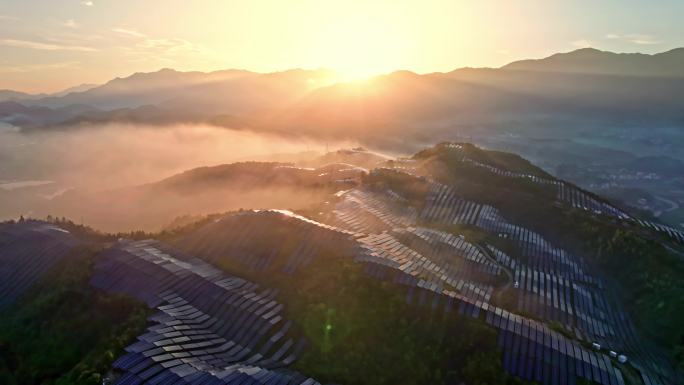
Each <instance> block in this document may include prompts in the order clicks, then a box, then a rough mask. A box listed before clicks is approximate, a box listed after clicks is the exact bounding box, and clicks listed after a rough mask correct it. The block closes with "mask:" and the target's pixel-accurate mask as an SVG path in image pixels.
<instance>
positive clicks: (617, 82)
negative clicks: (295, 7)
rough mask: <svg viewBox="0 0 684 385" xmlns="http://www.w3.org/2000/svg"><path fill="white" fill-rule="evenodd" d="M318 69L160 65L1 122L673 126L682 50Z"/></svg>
mask: <svg viewBox="0 0 684 385" xmlns="http://www.w3.org/2000/svg"><path fill="white" fill-rule="evenodd" d="M333 79H334V73H332V72H330V71H325V70H290V71H285V72H278V73H271V74H259V73H253V72H249V71H242V70H226V71H217V72H210V73H202V72H179V71H175V70H172V69H163V70H161V71H158V72H153V73H136V74H134V75H131V76H129V77H126V78H116V79H114V80H111V81H109V82H107V83H105V84H103V85H100V86H96V87H91V86H86V87H82V89H83V90H81V88H76V89H74V90H73V91H71V92H66V93H60V94H56V95H49V96H41V95H25V94H21V93H12V92H10V91H4V93H3V95H4V96H3V97H2V99H0V100H3V99H4V100H8V99H10V101H6V102H4V103H2V104H0V120H1V121H4V122H6V123H9V124H12V125H15V126H19V127H23V128H40V127H46V126H65V125H69V126H71V125H75V124H79V123H97V122H103V121H131V122H145V123H159V124H168V123H170V122H180V121H184V122H210V123H212V124H216V125H221V126H227V127H230V128H245V127H249V128H253V129H256V130H277V131H283V132H288V133H296V134H309V135H325V134H327V135H333V136H350V137H353V138H358V137H363V136H364V135H365V136H367V135H369V134H368V132H369V131H370V130H369V128H372V129H373V131H374V133H375V134H376V135H373V134H370V136H377V134H380V133H382V134H385V133H392V132H394V133H397V132H402V133H404V134H406V133H409V132H413V133H417V131H419V132H421V133H425V128H426V127H432V129H433V130H438V129H440V128H444V127H447V128H453V127H458V126H459V125H466V126H467V125H473V124H475V125H478V124H488V125H491V124H500V123H502V122H518V123H525V122H532V121H534V120H535V119H544V120H549V123H550V124H552V125H553V124H556V125H557V124H562V123H563V122H565V121H567V120H568V119H570V120H581V121H602V122H612V123H614V122H624V121H628V122H630V123H635V122H640V121H649V122H660V123H662V124H668V125H682V124H684V110H682V108H680V107H681V105H680V104H681V103H680V100H682V97H683V96H684V49H681V48H680V49H674V50H671V51H668V52H664V53H661V54H656V55H645V54H616V53H611V52H603V51H598V50H595V49H580V50H576V51H573V52H569V53H564V54H556V55H553V56H550V57H548V58H545V59H541V60H523V61H518V62H514V63H511V64H508V65H506V66H503V67H501V68H498V69H488V68H477V69H476V68H463V69H458V70H455V71H452V72H448V73H434V74H426V75H418V74H415V73H412V72H408V71H398V72H394V73H391V74H388V75H381V76H377V77H375V78H374V79H372V80H371V81H370V82H369V85H367V86H361V85H359V84H357V83H334V80H333Z"/></svg>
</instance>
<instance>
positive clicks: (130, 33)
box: [112, 28, 147, 37]
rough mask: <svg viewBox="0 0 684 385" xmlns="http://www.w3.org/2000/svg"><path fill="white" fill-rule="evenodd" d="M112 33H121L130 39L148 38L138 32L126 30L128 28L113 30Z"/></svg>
mask: <svg viewBox="0 0 684 385" xmlns="http://www.w3.org/2000/svg"><path fill="white" fill-rule="evenodd" d="M112 31H114V32H116V33H120V34H122V35H126V36H130V37H145V36H147V35H145V34H144V33H142V32H138V31H136V30H133V29H126V28H113V29H112Z"/></svg>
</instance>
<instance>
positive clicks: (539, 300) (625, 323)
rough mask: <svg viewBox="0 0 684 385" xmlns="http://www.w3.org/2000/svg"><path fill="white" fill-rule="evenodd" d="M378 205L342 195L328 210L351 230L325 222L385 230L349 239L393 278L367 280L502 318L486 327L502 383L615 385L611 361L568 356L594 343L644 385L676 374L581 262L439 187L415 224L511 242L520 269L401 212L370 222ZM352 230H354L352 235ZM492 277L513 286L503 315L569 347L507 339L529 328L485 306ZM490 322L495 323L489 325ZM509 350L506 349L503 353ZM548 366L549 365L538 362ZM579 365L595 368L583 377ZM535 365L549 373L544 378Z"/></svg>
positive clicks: (530, 337) (386, 209) (377, 272)
mask: <svg viewBox="0 0 684 385" xmlns="http://www.w3.org/2000/svg"><path fill="white" fill-rule="evenodd" d="M381 196H382V194H374V193H373V192H370V191H359V190H352V191H349V192H347V193H346V194H345V195H344V197H345V199H344V200H343V201H342V202H341V203H340V204H338V205H337V207H336V210H335V214H336V215H337V216H345V217H346V218H350V217H353V218H354V221H353V222H350V221H346V222H345V221H341V222H340V219H336V220H334V221H338V222H340V223H344V224H345V225H347V228H348V229H349V230H350V231H355V230H357V231H359V232H363V231H364V230H368V228H367V227H363V224H364V223H368V220H367V219H364V217H373V218H375V219H377V220H378V221H380V222H382V223H384V224H385V227H380V228H378V230H381V231H380V232H375V233H370V234H368V235H367V236H366V237H360V238H359V239H358V240H359V242H360V243H361V244H362V245H363V246H364V249H365V250H366V253H365V254H364V256H363V257H362V258H361V259H362V260H364V261H366V262H369V263H374V264H377V265H382V266H384V268H385V269H387V268H389V269H393V270H395V271H398V272H400V273H401V274H399V275H396V276H394V278H392V274H390V273H388V272H387V271H385V270H382V269H380V268H368V270H369V272H370V273H371V274H372V275H374V276H377V277H379V278H386V279H394V280H395V281H396V282H399V283H403V284H407V285H409V286H412V287H416V288H421V289H424V290H429V291H432V292H434V293H439V294H446V295H456V296H457V297H458V298H459V300H461V301H467V302H469V303H472V304H473V305H472V306H473V310H472V314H479V313H480V312H485V313H486V312H488V311H493V312H494V314H497V312H499V313H501V312H504V313H502V314H510V315H507V316H506V317H507V318H506V320H504V321H496V322H494V321H492V322H493V324H494V326H497V327H498V328H499V329H501V330H502V335H504V337H502V338H503V339H502V340H501V341H502V344H504V345H502V346H504V349H505V351H507V350H508V349H511V351H510V352H507V353H506V355H505V357H504V364H505V365H504V366H505V367H506V368H507V369H508V370H509V371H510V372H511V373H513V374H516V375H519V376H521V377H523V378H527V379H535V380H537V381H541V382H542V383H544V384H559V383H565V382H564V381H565V380H561V379H560V378H563V377H564V376H563V375H560V376H559V375H558V373H576V374H577V376H579V377H583V378H587V379H591V380H594V381H597V382H599V383H603V384H620V383H621V381H622V380H621V377H620V374H616V373H615V370H614V369H615V368H614V367H613V366H611V365H612V364H611V365H608V364H610V363H611V360H610V359H609V358H608V356H607V355H606V354H604V353H605V350H604V353H598V352H586V353H587V354H588V356H586V355H585V354H584V353H577V352H575V345H577V341H586V342H598V343H600V344H601V345H602V346H604V347H608V348H609V349H612V350H616V351H618V352H621V353H625V354H627V355H628V356H629V357H630V362H631V364H632V365H634V366H635V367H638V368H639V369H640V370H641V372H642V375H643V378H644V380H645V382H646V383H647V384H651V383H652V384H661V383H662V384H667V383H672V379H673V378H674V377H673V375H674V374H673V373H675V372H674V369H673V368H672V367H671V365H670V364H669V361H668V360H667V359H666V358H665V356H664V355H663V354H661V353H660V351H659V350H657V349H652V348H651V346H648V345H647V344H646V343H645V342H644V341H643V339H641V338H639V336H638V335H637V333H636V330H635V329H634V326H633V324H632V323H631V322H630V320H629V318H628V317H627V315H626V314H625V313H624V311H623V310H622V309H621V308H620V307H619V306H618V305H617V301H615V300H614V298H612V296H611V295H610V293H608V292H607V289H606V287H605V285H604V284H603V282H602V280H601V279H600V277H597V276H596V275H594V274H593V273H592V272H591V271H590V270H591V269H590V268H589V267H588V266H587V264H586V262H585V261H584V260H583V258H581V257H580V256H577V255H572V254H570V253H568V252H566V251H565V250H563V249H562V248H559V247H557V246H554V245H553V244H552V243H551V242H549V241H548V240H546V239H545V238H544V237H543V236H542V235H541V234H539V233H536V232H533V231H531V230H529V229H526V228H524V227H522V226H519V225H515V224H513V223H510V222H508V221H506V220H505V219H504V217H503V216H502V215H501V214H500V213H499V212H498V210H497V209H495V208H494V207H491V206H488V205H482V204H477V203H475V202H469V201H467V200H465V199H463V198H461V197H459V196H458V195H457V194H456V193H455V192H454V191H453V190H452V189H450V188H448V187H447V186H443V185H439V184H436V183H433V186H432V188H431V190H430V192H429V194H428V197H427V202H426V204H425V206H424V209H423V210H422V212H421V213H420V214H419V217H420V218H421V219H422V220H424V221H431V222H435V223H442V224H456V223H465V224H470V225H473V226H478V227H480V228H482V229H483V230H487V231H488V232H490V233H491V234H495V235H498V236H501V237H503V238H506V239H509V240H511V241H512V242H513V243H514V244H516V245H517V248H518V249H519V250H520V257H522V259H521V258H520V257H513V256H509V255H507V254H506V253H504V252H503V251H501V250H498V249H496V248H495V247H493V246H492V245H485V247H484V249H483V248H481V247H476V246H475V245H472V244H469V243H468V242H466V241H465V240H463V239H462V238H461V237H458V236H455V235H453V234H447V233H444V232H442V231H438V230H435V229H426V228H422V227H419V226H417V225H416V224H415V219H414V217H411V218H409V217H408V216H404V215H403V214H404V213H405V212H407V211H406V210H405V209H402V208H401V207H393V206H392V205H391V204H388V203H384V206H383V216H382V217H381V216H378V215H377V213H376V211H377V210H378V207H377V206H376V202H379V201H382V199H381V198H380V197H381ZM368 197H372V199H368ZM350 202H351V203H350ZM352 203H353V204H352ZM392 216H394V217H395V218H392ZM397 217H398V218H397ZM407 222H408V223H412V224H413V226H407V227H404V228H401V227H397V224H403V223H407ZM354 223H356V224H360V225H361V226H359V227H358V228H356V229H355V228H354V227H353V224H354ZM464 261H465V262H467V263H464ZM383 271H384V272H383ZM501 273H507V274H508V275H509V276H510V279H511V280H512V281H514V282H516V286H517V287H516V288H515V289H514V302H515V303H514V309H508V310H509V311H511V310H513V311H514V312H516V313H519V314H531V315H533V316H535V317H537V318H539V319H542V320H544V321H546V322H550V321H555V322H558V323H559V324H561V325H564V328H566V330H568V331H569V332H570V333H571V334H574V336H573V338H572V339H569V338H567V337H565V336H563V335H560V334H559V333H555V332H554V333H552V334H553V337H548V338H549V340H548V342H547V340H546V338H547V337H546V335H545V334H544V333H547V332H544V333H542V334H541V335H540V336H538V335H537V332H536V331H535V332H534V333H533V332H531V331H530V329H529V326H526V327H527V329H525V330H526V331H525V333H527V334H526V335H524V337H523V334H521V333H522V331H520V332H519V333H518V334H515V333H513V334H510V333H511V330H508V329H509V326H508V325H509V322H513V324H512V325H514V326H511V327H512V328H513V329H514V330H517V329H516V328H518V327H520V328H521V329H520V330H523V329H524V328H523V326H517V325H518V324H520V325H524V324H526V323H527V324H529V322H531V320H530V319H528V318H525V317H521V316H519V315H517V314H514V313H507V312H506V311H504V310H503V309H499V308H496V307H494V306H492V305H491V301H490V299H491V297H492V296H493V295H495V294H496V290H497V287H495V286H494V285H493V281H491V280H488V277H491V276H496V275H499V274H501ZM499 289H500V288H499ZM408 296H409V298H407V300H409V301H414V300H415V293H414V292H413V291H411V290H410V291H409V294H408ZM475 309H478V310H475ZM465 313H469V312H468V311H465ZM469 314H470V313H469ZM487 317H489V316H487ZM493 317H495V318H493V319H497V320H498V318H496V316H493ZM511 317H512V318H511ZM516 317H517V318H516ZM518 318H520V319H518ZM511 319H512V320H511ZM502 322H503V323H502ZM535 325H536V324H535ZM535 328H538V326H535ZM534 330H536V329H534ZM547 334H548V333H547ZM509 340H510V344H511V345H506V344H508V343H509V342H508V341H509ZM554 341H559V342H557V343H556V342H554ZM560 341H562V342H560ZM538 343H541V344H542V345H543V344H547V343H548V344H551V346H552V349H551V352H550V353H548V354H550V356H549V357H551V358H548V357H546V356H545V354H547V353H543V354H544V355H541V356H536V355H537V354H540V353H539V352H537V349H546V348H542V347H539V348H538V347H536V346H537V345H535V344H538ZM520 344H523V345H525V346H526V347H525V349H526V350H525V351H519V350H517V349H520V347H519V345H520ZM544 346H545V345H544ZM569 346H572V348H570V347H569ZM530 349H531V350H530ZM529 354H532V356H527V358H524V360H526V361H525V362H526V363H525V365H530V367H529V368H528V367H527V366H524V367H523V366H521V365H523V364H522V363H521V362H522V361H520V360H523V358H520V357H519V356H520V355H523V356H525V355H529ZM578 354H579V355H578ZM512 357H517V358H515V359H514V358H512ZM592 357H593V358H592ZM547 358H548V359H550V360H551V361H549V362H546V361H545V360H547ZM511 360H513V361H511ZM539 360H541V361H539ZM585 360H588V361H586V362H585ZM587 364H589V365H590V366H591V365H594V366H592V369H588V368H587V367H586V365H587ZM540 365H541V366H540ZM544 365H550V366H549V367H548V368H547V369H543V368H542V366H544ZM545 370H549V372H548V373H549V374H545V373H546V372H545ZM530 373H532V374H530ZM538 373H539V374H538ZM530 375H531V376H532V377H529V376H530ZM538 376H541V377H538ZM546 376H548V377H546ZM554 378H555V380H554ZM559 381H563V382H559ZM569 381H571V380H569Z"/></svg>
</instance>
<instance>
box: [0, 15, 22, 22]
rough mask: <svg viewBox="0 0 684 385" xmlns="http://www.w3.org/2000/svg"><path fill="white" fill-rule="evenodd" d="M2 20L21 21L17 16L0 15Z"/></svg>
mask: <svg viewBox="0 0 684 385" xmlns="http://www.w3.org/2000/svg"><path fill="white" fill-rule="evenodd" d="M0 20H14V21H16V20H19V18H18V17H16V16H10V15H0Z"/></svg>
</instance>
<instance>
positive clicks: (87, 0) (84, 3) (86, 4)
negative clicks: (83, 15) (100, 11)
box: [81, 0, 95, 7]
mask: <svg viewBox="0 0 684 385" xmlns="http://www.w3.org/2000/svg"><path fill="white" fill-rule="evenodd" d="M81 4H83V5H85V6H86V7H92V6H94V5H95V3H94V2H92V1H90V0H86V1H82V2H81Z"/></svg>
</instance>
